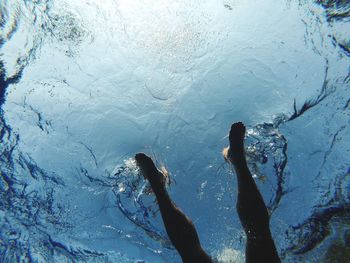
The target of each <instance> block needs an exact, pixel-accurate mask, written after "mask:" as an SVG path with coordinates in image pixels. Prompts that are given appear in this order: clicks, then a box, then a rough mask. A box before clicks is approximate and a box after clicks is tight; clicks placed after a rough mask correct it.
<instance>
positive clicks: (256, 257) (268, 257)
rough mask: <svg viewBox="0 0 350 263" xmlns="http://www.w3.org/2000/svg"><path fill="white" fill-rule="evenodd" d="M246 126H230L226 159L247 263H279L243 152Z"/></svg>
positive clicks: (262, 206) (266, 212) (265, 209)
mask: <svg viewBox="0 0 350 263" xmlns="http://www.w3.org/2000/svg"><path fill="white" fill-rule="evenodd" d="M244 135H245V126H244V125H243V123H241V122H238V123H234V124H232V126H231V130H230V135H229V140H230V147H229V148H228V149H226V151H224V157H225V158H226V159H227V160H228V161H229V162H231V163H232V164H233V166H234V168H235V171H236V174H237V182H238V198H237V212H238V216H239V219H240V221H241V224H242V226H243V228H244V231H245V233H246V235H247V245H246V262H248V263H250V262H252V263H256V262H270V263H273V262H280V259H279V257H278V254H277V251H276V247H275V244H274V242H273V239H272V236H271V232H270V226H269V215H268V211H267V208H266V206H265V203H264V200H263V198H262V196H261V194H260V192H259V190H258V188H257V186H256V184H255V182H254V179H253V177H252V175H251V173H250V171H249V168H248V165H247V161H246V158H245V151H244V141H243V140H244Z"/></svg>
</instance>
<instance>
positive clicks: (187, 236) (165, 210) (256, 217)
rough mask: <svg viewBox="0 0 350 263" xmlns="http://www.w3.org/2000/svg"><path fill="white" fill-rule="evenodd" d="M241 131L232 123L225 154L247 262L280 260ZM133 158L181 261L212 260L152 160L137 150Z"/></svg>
mask: <svg viewBox="0 0 350 263" xmlns="http://www.w3.org/2000/svg"><path fill="white" fill-rule="evenodd" d="M244 134H245V127H244V125H243V124H242V123H235V124H233V125H232V127H231V131H230V136H229V139H230V148H227V150H226V151H225V152H224V157H225V159H226V160H228V161H229V162H230V163H232V164H233V166H234V168H235V170H236V174H237V182H238V198H237V212H238V216H239V218H240V221H241V224H242V226H243V228H244V230H245V233H246V235H247V244H246V262H248V263H257V262H262V263H265V262H269V263H275V262H280V259H279V257H278V254H277V251H276V247H275V244H274V242H273V239H272V236H271V233H270V227H269V215H268V212H267V208H266V206H265V204H264V201H263V199H262V197H261V194H260V192H259V190H258V188H257V187H256V184H255V182H254V179H253V178H252V176H251V174H250V171H249V169H248V166H247V163H246V159H245V153H244V142H243V139H244ZM135 160H136V162H137V164H138V166H139V167H140V170H141V172H142V174H143V175H144V176H145V177H146V179H147V180H148V181H149V182H150V185H151V187H152V190H153V192H154V194H155V195H156V198H157V201H158V205H159V209H160V212H161V215H162V218H163V222H164V226H165V229H166V231H167V234H168V236H169V238H170V241H171V242H172V244H173V245H174V247H175V248H176V249H177V251H178V252H179V254H180V256H181V258H182V260H183V262H185V263H210V262H213V261H212V260H211V258H210V257H209V256H208V255H207V254H206V253H205V251H204V250H203V249H202V247H201V245H200V241H199V238H198V234H197V231H196V229H195V227H194V225H193V223H192V222H191V220H190V219H189V218H188V217H186V215H185V214H184V213H183V212H182V211H181V210H180V209H179V208H177V207H176V206H175V204H174V203H173V202H172V200H171V199H170V197H169V195H168V193H167V191H166V189H165V179H164V176H163V174H162V173H161V172H160V171H159V170H158V169H157V168H156V166H155V164H154V163H153V161H152V159H151V158H149V157H148V156H146V155H145V154H144V153H138V154H136V156H135Z"/></svg>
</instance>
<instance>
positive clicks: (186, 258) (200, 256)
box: [135, 153, 213, 263]
mask: <svg viewBox="0 0 350 263" xmlns="http://www.w3.org/2000/svg"><path fill="white" fill-rule="evenodd" d="M135 160H136V163H137V165H138V166H139V168H140V170H141V172H142V174H143V175H144V176H145V177H146V179H147V180H148V181H149V182H150V185H151V187H152V190H153V192H154V194H155V195H156V198H157V201H158V205H159V209H160V212H161V215H162V218H163V222H164V225H165V229H166V231H167V233H168V236H169V238H170V241H171V242H172V244H173V245H174V247H175V248H176V249H177V251H178V252H179V254H180V256H181V258H182V261H183V262H184V263H212V262H213V261H212V260H211V258H210V257H209V256H208V255H207V254H206V253H205V252H204V250H203V249H202V247H201V245H200V242H199V238H198V235H197V232H196V229H195V227H194V225H193V223H192V222H191V220H190V219H189V218H188V217H186V215H184V213H183V212H182V211H181V210H180V209H179V208H177V207H176V206H175V204H174V203H173V202H172V200H171V199H170V197H169V195H168V193H167V191H166V189H165V182H164V176H163V174H162V173H161V172H160V171H159V170H158V169H157V167H156V166H155V164H154V163H153V161H152V159H151V158H149V157H148V156H147V155H145V154H144V153H138V154H136V155H135Z"/></svg>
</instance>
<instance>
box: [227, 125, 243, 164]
mask: <svg viewBox="0 0 350 263" xmlns="http://www.w3.org/2000/svg"><path fill="white" fill-rule="evenodd" d="M244 135H245V126H244V124H243V123H242V122H236V123H234V124H232V126H231V130H230V135H229V140H230V147H227V148H224V150H223V151H222V153H223V155H224V158H225V159H226V160H227V161H229V162H231V163H232V164H237V163H239V162H240V161H241V160H242V159H244V158H245V157H244Z"/></svg>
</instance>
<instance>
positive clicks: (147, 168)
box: [135, 153, 165, 191]
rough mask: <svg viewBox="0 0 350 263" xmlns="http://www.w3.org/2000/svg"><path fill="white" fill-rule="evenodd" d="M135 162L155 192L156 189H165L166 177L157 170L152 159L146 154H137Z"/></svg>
mask: <svg viewBox="0 0 350 263" xmlns="http://www.w3.org/2000/svg"><path fill="white" fill-rule="evenodd" d="M135 160H136V163H137V165H138V166H139V168H140V170H141V173H142V174H143V176H144V177H145V178H146V179H147V180H148V181H149V182H150V184H151V187H152V189H153V191H155V190H156V189H155V188H158V187H164V185H165V178H164V175H163V174H162V173H161V172H160V171H159V170H158V169H157V167H156V166H155V164H154V162H153V161H152V159H151V158H150V157H148V156H147V155H146V154H144V153H137V154H136V155H135Z"/></svg>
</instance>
